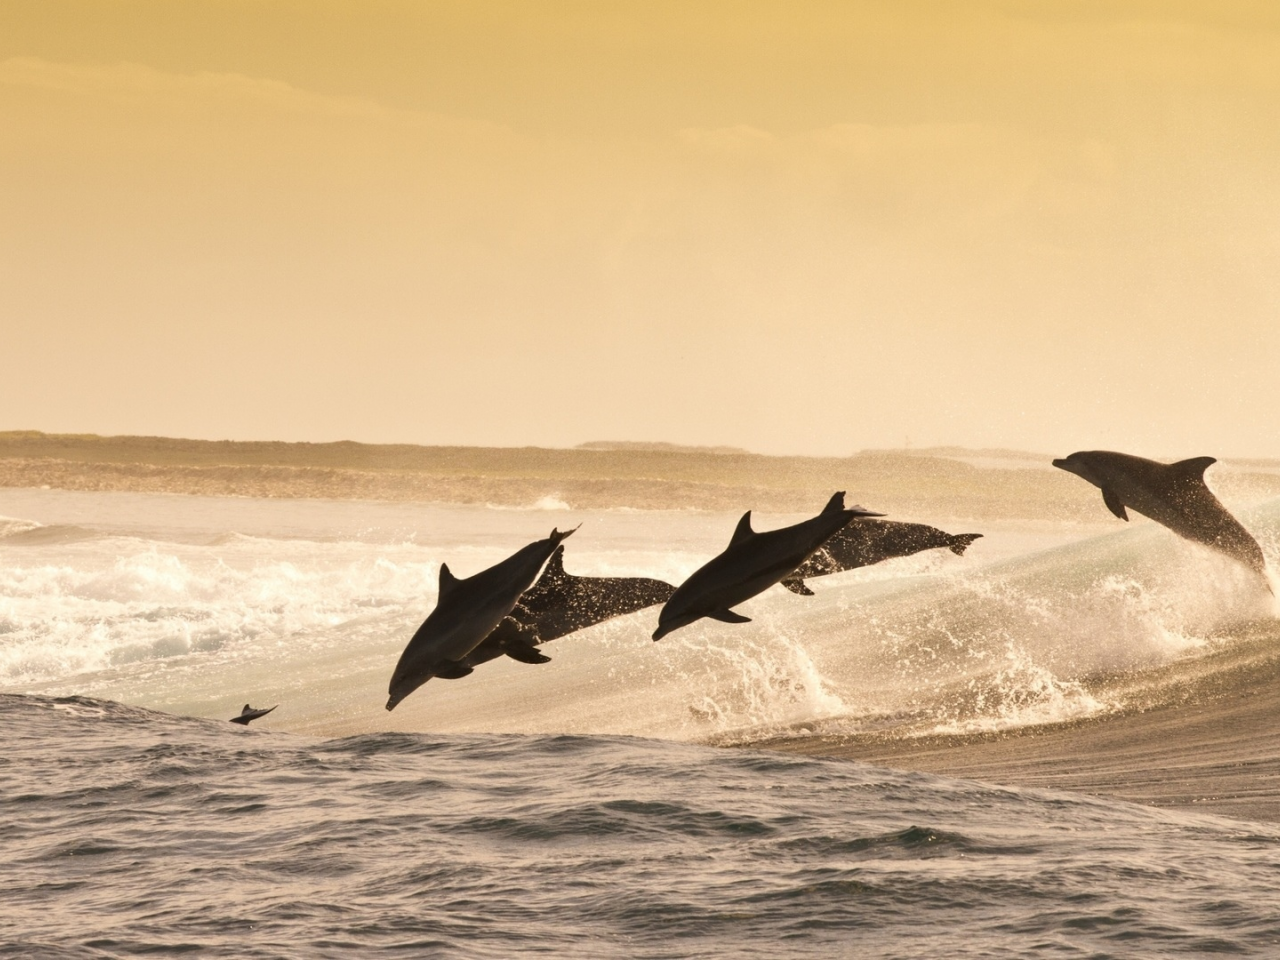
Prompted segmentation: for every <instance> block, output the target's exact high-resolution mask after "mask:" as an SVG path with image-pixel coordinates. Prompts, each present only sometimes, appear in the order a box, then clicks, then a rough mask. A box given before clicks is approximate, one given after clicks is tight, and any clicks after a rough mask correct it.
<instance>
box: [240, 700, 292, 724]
mask: <svg viewBox="0 0 1280 960" xmlns="http://www.w3.org/2000/svg"><path fill="white" fill-rule="evenodd" d="M278 706H280V704H278V703H277V704H276V707H278ZM276 707H267V708H265V709H262V710H255V709H253V707H251V706H249V705H248V704H247V703H246V704H245V705H244V709H243V710H241V711H240V716H238V717H232V718H231V722H232V723H239V724H243V725H244V726H246V727H247V726H248V725H249V721H250V720H257V719H258V718H259V717H265V716H266V715H267V714H268V713H270V712H271V711H272V710H274V709H275V708H276Z"/></svg>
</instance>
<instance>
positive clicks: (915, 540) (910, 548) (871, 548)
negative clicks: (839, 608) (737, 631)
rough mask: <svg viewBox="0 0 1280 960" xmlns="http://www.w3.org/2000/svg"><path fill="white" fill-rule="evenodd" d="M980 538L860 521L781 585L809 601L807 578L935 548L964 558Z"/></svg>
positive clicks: (923, 527) (922, 527)
mask: <svg viewBox="0 0 1280 960" xmlns="http://www.w3.org/2000/svg"><path fill="white" fill-rule="evenodd" d="M981 536H982V534H980V533H955V534H952V533H946V532H944V531H942V530H939V529H938V528H937V527H930V526H927V525H925V524H923V523H899V522H898V521H896V520H872V519H857V520H854V521H853V522H851V523H850V524H849V525H848V526H846V527H845V528H844V529H843V530H837V531H836V532H835V533H834V534H832V535H831V539H829V540H828V541H827V542H826V543H824V544H823V545H822V546H821V547H819V548H818V551H817V552H816V553H814V555H813V556H812V557H810V558H809V559H808V560H806V561H805V562H804V563H803V564H801V566H800V568H799V569H798V570H796V572H795V573H793V574H792V575H791V576H789V577H787V578H786V579H785V580H783V581H782V585H783V586H784V587H786V588H787V589H788V590H790V591H791V592H792V593H798V594H800V595H801V596H806V597H807V596H809V595H811V594H812V593H813V591H812V590H810V589H809V588H808V587H807V586H805V583H804V581H805V578H806V577H825V576H826V575H827V574H829V573H839V572H840V571H842V570H853V569H855V568H857V567H869V566H871V565H872V564H873V563H880V562H881V561H882V560H888V559H890V558H892V557H909V556H911V555H912V554H913V553H920V552H921V551H922V550H933V549H934V548H936V547H946V548H947V549H949V550H950V551H951V552H952V553H954V554H955V555H956V556H958V557H963V556H964V552H965V550H967V549H968V548H969V544H971V543H973V541H975V540H977V539H978V538H979V537H981Z"/></svg>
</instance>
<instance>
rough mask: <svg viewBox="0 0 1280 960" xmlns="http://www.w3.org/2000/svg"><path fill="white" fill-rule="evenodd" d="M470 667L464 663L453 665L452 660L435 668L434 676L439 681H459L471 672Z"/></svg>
mask: <svg viewBox="0 0 1280 960" xmlns="http://www.w3.org/2000/svg"><path fill="white" fill-rule="evenodd" d="M472 669H473V668H472V667H469V666H467V665H466V664H465V663H455V662H454V661H453V660H445V661H443V662H441V663H440V664H439V665H437V666H436V668H435V671H434V673H435V675H436V676H437V677H439V678H440V679H441V680H461V679H462V678H463V677H465V676H466V675H467V674H469V673H470V672H471V671H472Z"/></svg>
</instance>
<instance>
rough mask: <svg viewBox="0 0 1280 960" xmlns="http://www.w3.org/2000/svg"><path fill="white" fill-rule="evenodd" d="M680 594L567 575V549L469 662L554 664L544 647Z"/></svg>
mask: <svg viewBox="0 0 1280 960" xmlns="http://www.w3.org/2000/svg"><path fill="white" fill-rule="evenodd" d="M675 590H676V588H675V587H673V586H672V585H671V584H669V583H664V582H663V581H662V580H651V579H649V578H648V577H577V576H574V575H573V574H571V573H568V572H566V571H565V569H564V547H556V549H555V552H554V553H553V554H551V559H550V560H548V561H547V568H546V569H545V570H544V571H543V572H542V576H541V577H539V578H538V582H537V583H535V584H534V585H533V586H532V587H530V588H529V589H528V590H526V591H525V592H524V593H522V594H521V595H520V600H519V601H518V602H517V603H516V606H515V609H514V610H512V611H511V615H510V616H509V617H507V618H506V619H504V620H503V621H502V622H501V623H500V624H498V626H497V627H496V628H495V629H494V631H493V632H492V633H491V634H489V636H487V637H485V638H484V640H483V641H481V643H480V645H479V646H477V647H476V648H475V649H474V650H472V651H471V653H469V654H468V655H467V656H466V659H465V663H466V664H467V666H470V667H476V666H478V665H479V664H481V663H486V662H488V661H489V660H495V659H497V658H498V657H501V656H503V655H504V654H505V655H506V656H508V657H511V658H512V659H514V660H519V661H520V662H522V663H546V662H547V661H548V660H550V659H551V658H550V657H548V656H546V655H544V654H542V653H541V652H539V651H538V650H537V649H535V648H536V647H537V646H538V644H542V643H546V642H547V641H548V640H555V639H557V638H559V637H563V636H567V635H568V634H570V633H575V632H577V631H578V630H584V629H586V628H587V627H590V626H593V625H595V624H597V623H602V622H603V621H605V620H609V619H612V618H613V617H620V616H623V615H624V614H628V613H635V612H636V611H637V610H643V609H644V608H645V607H652V606H654V605H655V604H659V603H662V602H663V601H665V600H667V599H669V598H670V596H671V595H672V594H673V593H675Z"/></svg>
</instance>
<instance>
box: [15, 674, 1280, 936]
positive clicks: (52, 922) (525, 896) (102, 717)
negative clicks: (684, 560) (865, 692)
mask: <svg viewBox="0 0 1280 960" xmlns="http://www.w3.org/2000/svg"><path fill="white" fill-rule="evenodd" d="M0 721H3V723H4V725H5V728H6V729H7V730H9V731H11V732H17V733H18V734H19V736H18V737H17V738H16V740H15V741H11V746H10V748H9V749H7V751H6V755H5V758H4V761H3V764H2V765H0V817H2V818H3V822H4V823H5V825H6V826H5V829H4V831H3V834H2V836H3V839H2V840H0V856H2V858H3V863H4V866H3V867H0V876H3V878H4V885H5V889H6V894H5V907H4V910H3V913H2V914H0V916H2V917H3V919H2V920H0V941H3V943H4V948H3V949H4V950H5V951H6V953H7V954H8V955H31V956H50V957H100V956H137V955H143V954H152V955H165V956H169V955H176V954H179V953H184V952H185V953H191V954H193V955H199V956H219V957H236V958H246V957H263V958H265V957H339V956H341V957H349V956H369V957H383V956H386V957H394V956H405V957H408V956H442V957H510V956H513V955H524V954H531V953H537V954H542V955H548V956H558V957H559V956H564V957H655V958H656V957H703V956H705V957H713V956H714V957H734V956H746V957H810V956H812V957H833V956H839V957H920V956H930V957H980V956H981V957H1026V956H1052V957H1073V956H1079V957H1132V956H1144V957H1151V956H1188V957H1195V956H1204V955H1206V954H1210V953H1234V954H1237V955H1253V956H1275V955H1276V952H1277V951H1280V916H1278V915H1277V913H1276V910H1275V904H1276V903H1277V900H1278V898H1280V833H1278V832H1276V831H1274V830H1271V829H1269V828H1261V827H1258V826H1251V825H1247V824H1242V823H1237V822H1233V821H1229V820H1223V819H1216V818H1212V817H1201V816H1190V815H1185V814H1172V813H1165V812H1159V811H1154V810H1149V809H1145V808H1141V807H1136V806H1132V805H1128V804H1124V803H1117V802H1106V801H1100V800H1092V799H1087V798H1083V797H1078V796H1070V795H1066V794H1059V795H1054V794H1050V793H1042V792H1036V791H1018V790H1011V789H1002V788H999V787H994V786H988V785H983V784H978V783H971V782H966V781H958V780H948V779H943V778H939V777H932V776H928V775H924V774H910V773H900V772H895V771H890V770H883V769H876V768H871V767H866V766H862V765H858V764H851V763H842V762H835V761H821V760H808V759H797V758H791V757H779V756H770V755H762V754H756V753H751V752H745V751H722V750H715V749H713V748H708V747H699V746H694V745H681V744H674V743H669V742H660V741H649V740H641V739H634V738H619V737H566V736H560V737H554V736H540V737H530V736H515V735H486V736H461V735H450V736H439V735H430V734H403V733H383V734H369V735H362V736H354V737H347V738H343V739H337V740H314V739H309V738H301V737H296V736H290V735H281V734H274V735H273V734H269V733H266V732H264V731H259V730H254V729H252V728H250V729H242V728H238V727H235V726H234V725H232V724H229V723H225V722H217V721H206V720H194V719H181V718H175V717H169V716H165V715H162V714H155V713H151V712H149V711H143V710H138V709H135V708H129V707H123V706H120V705H118V704H112V703H110V702H105V701H93V700H84V699H61V700H54V699H49V698H40V697H22V696H12V695H10V696H0Z"/></svg>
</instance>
